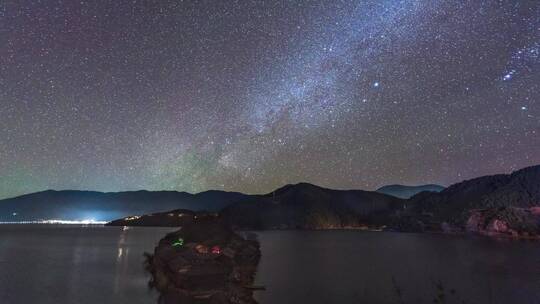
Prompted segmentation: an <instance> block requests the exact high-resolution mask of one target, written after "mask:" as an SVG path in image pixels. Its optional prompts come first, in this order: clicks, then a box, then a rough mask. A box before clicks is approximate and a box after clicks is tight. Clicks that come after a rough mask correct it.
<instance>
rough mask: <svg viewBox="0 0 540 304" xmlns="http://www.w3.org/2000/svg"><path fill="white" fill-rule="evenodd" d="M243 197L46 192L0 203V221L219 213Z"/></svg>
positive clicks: (214, 193)
mask: <svg viewBox="0 0 540 304" xmlns="http://www.w3.org/2000/svg"><path fill="white" fill-rule="evenodd" d="M244 197H246V195H245V194H242V193H238V192H225V191H206V192H201V193H198V194H190V193H187V192H176V191H155V192H152V191H132V192H115V193H103V192H93V191H74V190H66V191H53V190H47V191H43V192H37V193H32V194H27V195H23V196H19V197H15V198H10V199H4V200H0V221H31V220H43V219H63V220H83V219H95V220H101V221H110V220H113V219H117V218H121V217H126V216H129V215H140V214H148V213H155V212H160V211H168V210H173V209H180V208H181V209H190V210H194V211H198V210H207V211H219V210H221V209H222V208H223V207H225V206H227V205H228V204H230V203H232V202H236V201H239V200H242V199H243V198H244Z"/></svg>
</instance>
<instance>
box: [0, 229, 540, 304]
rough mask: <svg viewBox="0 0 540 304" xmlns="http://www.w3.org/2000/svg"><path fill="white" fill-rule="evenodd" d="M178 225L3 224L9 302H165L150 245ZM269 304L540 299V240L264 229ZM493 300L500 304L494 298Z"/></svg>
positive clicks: (0, 294) (4, 288) (0, 299)
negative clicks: (149, 267)
mask: <svg viewBox="0 0 540 304" xmlns="http://www.w3.org/2000/svg"><path fill="white" fill-rule="evenodd" d="M171 230H172V229H168V228H132V229H129V230H122V228H116V227H93V228H88V227H74V226H32V225H30V226H22V225H15V226H7V225H0V303H2V304H11V303H17V304H20V303H55V304H58V303H66V304H77V303H92V304H95V303H100V304H108V303H115V304H118V303H120V304H122V303H126V304H128V303H129V304H131V303H133V304H138V303H156V300H155V299H156V298H157V295H156V294H155V293H152V292H149V291H148V289H147V287H146V286H147V282H148V275H147V274H146V273H145V272H144V270H143V268H142V261H143V256H142V254H143V252H144V251H152V250H153V247H154V245H155V244H156V243H157V241H158V240H159V239H160V238H161V237H162V236H163V235H165V234H166V233H167V232H169V231H171ZM258 234H259V239H260V241H261V245H262V250H263V257H262V260H261V264H260V266H259V272H258V274H257V279H256V281H257V282H256V283H257V284H260V285H265V286H266V287H267V290H266V291H261V292H258V293H257V299H258V300H259V301H260V302H261V304H270V303H271V304H276V303H279V304H286V303H295V304H297V303H310V304H318V303H369V304H372V303H374V304H376V303H399V302H398V301H397V298H396V296H395V292H394V288H393V284H392V278H394V280H395V282H396V283H397V285H398V286H399V287H400V288H401V290H402V292H403V298H404V300H405V302H406V303H415V304H417V303H431V300H432V299H433V295H434V293H435V288H434V282H435V281H438V280H440V281H442V282H443V285H444V287H445V288H446V289H447V290H450V289H455V290H456V295H455V296H452V295H450V293H449V292H448V294H447V296H448V297H449V300H450V301H448V302H447V303H461V302H460V301H459V302H458V301H452V299H453V298H455V299H456V300H457V299H459V298H464V299H465V300H466V303H516V304H518V303H540V243H535V242H516V241H495V240H490V239H484V238H460V237H450V236H442V235H428V234H424V235H420V234H398V233H370V232H356V231H324V232H299V231H287V232H283V231H282V232H278V231H270V232H261V233H258ZM490 301H491V302H490Z"/></svg>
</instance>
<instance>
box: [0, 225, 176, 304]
mask: <svg viewBox="0 0 540 304" xmlns="http://www.w3.org/2000/svg"><path fill="white" fill-rule="evenodd" d="M170 231H171V230H170V229H154V228H147V229H129V230H123V229H122V228H121V227H86V228H82V227H73V226H70V227H59V226H57V227H53V226H24V225H17V226H16V227H13V226H9V225H2V226H1V227H0V273H2V275H1V276H0V303H2V304H15V303H16V304H20V303H43V304H49V303H50V304H53V303H54V304H58V303H80V304H86V303H88V304H90V303H91V304H95V303H104V304H108V303H111V304H112V303H115V304H116V303H134V304H139V303H140V304H142V303H155V301H156V298H157V295H156V294H155V293H152V292H150V291H149V290H148V288H147V282H148V275H147V274H146V273H145V271H144V269H143V266H142V262H143V252H145V251H152V250H153V247H154V246H155V244H156V243H157V241H158V240H159V239H160V238H161V237H163V235H165V234H166V233H168V232H170ZM1 261H6V262H5V263H4V262H1Z"/></svg>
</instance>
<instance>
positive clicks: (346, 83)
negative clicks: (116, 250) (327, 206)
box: [0, 0, 540, 198]
mask: <svg viewBox="0 0 540 304" xmlns="http://www.w3.org/2000/svg"><path fill="white" fill-rule="evenodd" d="M539 99H540V1H536V0H520V1H518V0H513V1H512V0H508V1H502V0H501V1H495V0H490V1H488V0H486V1H480V0H470V1H461V0H456V1H439V0H429V1H427V0H425V1H415V0H402V1H400V0H358V1H348V0H343V1H336V0H329V1H319V0H314V1H254V0H238V1H228V0H224V1H165V0H159V1H157V0H156V1H124V0H115V1H71V0H56V1H53V0H50V1H47V0H41V1H18V0H3V1H0V198H5V197H10V196H15V195H19V194H23V193H29V192H34V191H40V190H44V189H58V190H60V189H88V190H99V191H123V190H138V189H148V190H162V189H164V190H182V191H189V192H198V191H204V190H208V189H224V190H233V191H242V192H246V193H264V192H269V191H271V190H272V189H274V188H276V187H279V186H282V185H284V184H287V183H296V182H300V181H305V182H311V183H315V184H318V185H321V186H326V187H331V188H338V189H350V188H355V189H366V190H372V189H375V188H377V187H379V186H382V185H385V184H390V183H403V184H421V183H439V184H442V185H449V184H451V183H454V182H457V181H461V180H464V179H468V178H472V177H477V176H480V175H486V174H494V173H507V172H510V171H512V170H515V169H519V168H521V167H525V166H529V165H535V164H539V163H540V100H539Z"/></svg>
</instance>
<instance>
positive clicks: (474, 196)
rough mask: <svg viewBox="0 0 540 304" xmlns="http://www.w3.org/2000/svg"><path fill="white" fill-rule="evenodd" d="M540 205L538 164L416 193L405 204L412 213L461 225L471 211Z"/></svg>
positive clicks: (539, 172)
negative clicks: (431, 215) (432, 191)
mask: <svg viewBox="0 0 540 304" xmlns="http://www.w3.org/2000/svg"><path fill="white" fill-rule="evenodd" d="M539 205H540V165H538V166H532V167H527V168H524V169H521V170H518V171H515V172H513V173H511V174H498V175H491V176H482V177H478V178H475V179H471V180H466V181H463V182H460V183H457V184H454V185H452V186H450V187H448V188H446V189H444V190H443V191H441V192H439V193H426V192H423V193H419V194H417V195H415V196H413V197H412V198H411V199H409V200H408V202H407V207H408V209H410V210H411V211H413V212H416V213H431V214H433V216H434V219H436V220H444V221H450V222H456V223H463V222H464V221H466V219H467V217H468V211H470V210H473V209H486V208H499V207H519V208H529V207H534V206H539Z"/></svg>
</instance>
